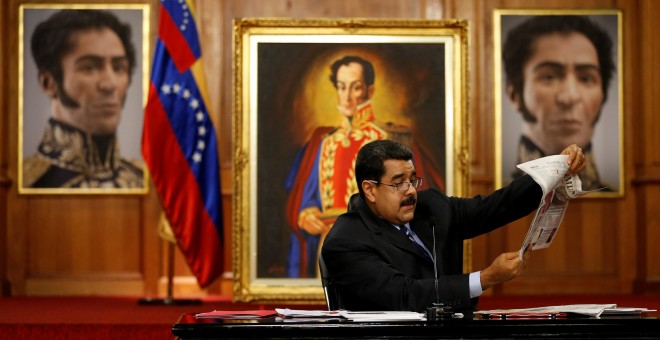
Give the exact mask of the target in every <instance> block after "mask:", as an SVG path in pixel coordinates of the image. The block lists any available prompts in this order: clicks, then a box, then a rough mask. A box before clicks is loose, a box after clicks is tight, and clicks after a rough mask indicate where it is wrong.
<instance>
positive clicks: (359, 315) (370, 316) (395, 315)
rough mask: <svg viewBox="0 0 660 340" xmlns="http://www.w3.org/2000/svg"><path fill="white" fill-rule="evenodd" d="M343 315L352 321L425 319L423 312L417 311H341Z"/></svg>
mask: <svg viewBox="0 0 660 340" xmlns="http://www.w3.org/2000/svg"><path fill="white" fill-rule="evenodd" d="M339 313H340V314H341V316H343V317H344V318H346V319H348V320H351V321H358V322H360V321H362V322H364V321H367V322H368V321H407V320H413V321H415V320H425V319H426V316H425V315H424V314H423V313H416V312H399V311H396V312H391V311H373V312H349V311H339Z"/></svg>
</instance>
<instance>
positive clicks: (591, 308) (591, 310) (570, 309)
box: [476, 303, 616, 317]
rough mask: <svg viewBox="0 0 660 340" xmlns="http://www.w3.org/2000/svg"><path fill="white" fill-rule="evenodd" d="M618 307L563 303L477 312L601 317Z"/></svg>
mask: <svg viewBox="0 0 660 340" xmlns="http://www.w3.org/2000/svg"><path fill="white" fill-rule="evenodd" d="M613 308H616V304H614V303H610V304H578V305H562V306H545V307H534V308H518V309H492V310H480V311H477V312H476V314H481V315H492V314H497V315H502V314H508V315H511V316H516V315H520V314H524V315H531V314H530V313H546V314H550V313H574V314H580V315H586V316H593V317H599V316H600V315H601V314H603V312H604V311H605V310H607V309H613Z"/></svg>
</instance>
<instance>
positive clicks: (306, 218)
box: [298, 207, 330, 235]
mask: <svg viewBox="0 0 660 340" xmlns="http://www.w3.org/2000/svg"><path fill="white" fill-rule="evenodd" d="M321 216H322V213H321V210H320V209H319V208H317V207H310V208H306V209H303V210H302V211H301V212H300V214H299V215H298V227H300V229H302V230H304V231H306V232H308V233H309V234H311V235H318V234H326V233H328V231H330V226H328V225H326V224H325V223H323V221H322V220H321Z"/></svg>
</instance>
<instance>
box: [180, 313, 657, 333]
mask: <svg viewBox="0 0 660 340" xmlns="http://www.w3.org/2000/svg"><path fill="white" fill-rule="evenodd" d="M172 333H173V334H174V335H175V336H177V337H179V338H181V339H196V338H234V339H236V338H239V339H240V338H249V339H258V338H268V339H273V338H287V339H292V338H304V339H329V338H387V339H397V338H398V339H424V338H427V339H429V338H433V339H442V338H454V339H455V338H463V339H466V338H467V339H469V338H489V339H497V338H507V339H510V338H537V339H538V338H563V339H566V338H569V339H574V338H580V339H594V338H600V339H605V338H609V339H660V314H658V313H644V314H642V315H641V316H616V317H615V316H607V317H600V318H589V317H568V318H557V319H515V320H499V319H496V320H488V319H482V318H480V317H474V318H471V317H466V318H463V319H451V320H440V321H432V322H427V321H398V322H360V323H357V322H351V321H346V320H343V319H313V320H310V319H306V320H303V319H281V318H275V317H271V318H264V319H258V320H221V319H196V318H195V314H183V315H182V316H181V318H180V319H179V321H178V322H177V323H176V324H175V325H174V326H173V327H172Z"/></svg>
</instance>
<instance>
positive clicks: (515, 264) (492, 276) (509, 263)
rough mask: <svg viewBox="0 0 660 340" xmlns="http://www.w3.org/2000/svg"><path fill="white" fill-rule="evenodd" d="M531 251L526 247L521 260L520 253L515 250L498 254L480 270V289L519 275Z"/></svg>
mask: <svg viewBox="0 0 660 340" xmlns="http://www.w3.org/2000/svg"><path fill="white" fill-rule="evenodd" d="M531 252H532V251H531V247H528V248H527V250H526V251H525V253H524V255H523V261H521V260H520V253H519V252H517V251H514V252H510V253H504V254H500V256H498V257H497V258H496V259H495V261H493V263H491V264H490V266H488V268H486V269H484V270H482V271H481V289H483V290H486V289H488V288H490V287H492V286H494V285H496V284H499V283H502V282H504V281H509V280H511V279H513V278H515V277H517V276H518V275H520V273H522V271H523V269H524V268H525V266H526V264H527V262H528V260H529V256H530V254H531Z"/></svg>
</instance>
